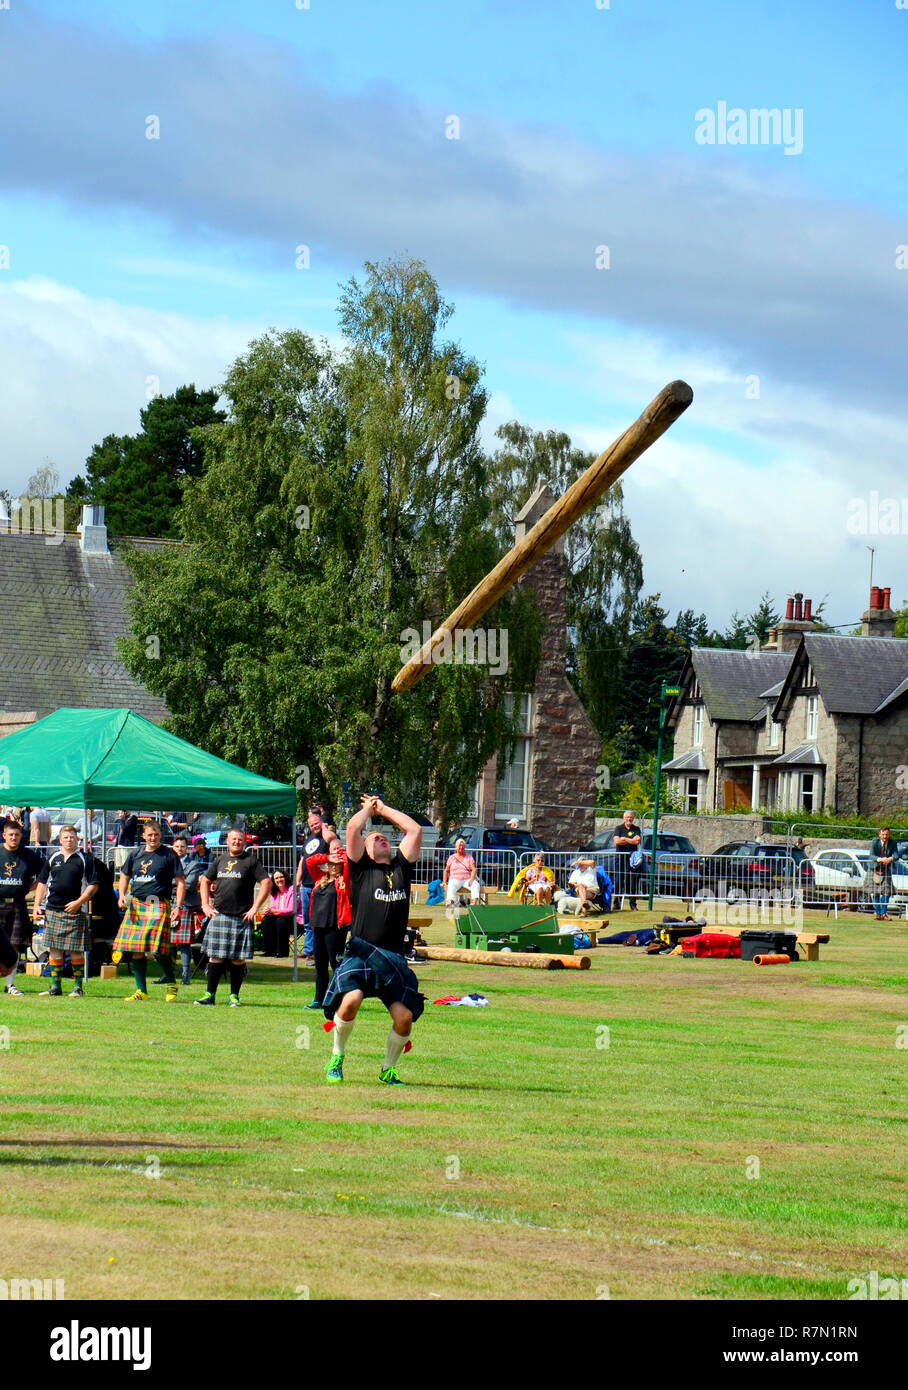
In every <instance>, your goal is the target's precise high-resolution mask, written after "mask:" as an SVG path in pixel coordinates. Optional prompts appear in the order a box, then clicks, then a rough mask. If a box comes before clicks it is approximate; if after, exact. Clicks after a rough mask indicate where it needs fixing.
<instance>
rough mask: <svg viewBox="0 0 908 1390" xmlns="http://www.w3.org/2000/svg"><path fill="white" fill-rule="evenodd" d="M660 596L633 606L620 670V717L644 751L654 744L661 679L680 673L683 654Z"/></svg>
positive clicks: (652, 747) (639, 747)
mask: <svg viewBox="0 0 908 1390" xmlns="http://www.w3.org/2000/svg"><path fill="white" fill-rule="evenodd" d="M660 597H661V595H659V594H650V595H649V596H648V597H647V598H645V599H643V600H642V601H641V602H640V603H638V604H637V606H636V607H635V609H634V612H633V616H632V619H631V630H630V634H629V636H628V642H627V647H626V650H625V652H624V655H623V657H622V661H621V668H620V671H619V680H620V690H621V710H622V716H623V719H624V721H625V722H626V723H628V724H630V726H631V728H632V729H633V731H634V735H635V737H636V740H637V747H638V749H639V750H640V752H641V753H643V754H646V753H650V752H652V751H653V749H655V747H656V741H657V736H658V725H659V695H660V692H661V689H662V682H663V681H664V680H665V681H671V680H673V679H674V678H675V677H676V676H678V675H679V674H680V672H681V667H682V665H683V664H684V658H685V656H686V648H685V646H684V644H683V643H681V642H679V641H678V639H677V637H676V636H675V634H674V632H673V631H671V630H670V629H669V627H668V626H667V623H666V619H667V617H668V614H667V613H666V611H665V609H664V608H662V607H661V605H660V603H659V599H660Z"/></svg>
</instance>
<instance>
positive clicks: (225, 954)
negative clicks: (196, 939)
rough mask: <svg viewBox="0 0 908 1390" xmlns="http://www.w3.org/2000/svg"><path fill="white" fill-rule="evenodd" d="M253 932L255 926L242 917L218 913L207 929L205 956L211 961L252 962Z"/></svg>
mask: <svg viewBox="0 0 908 1390" xmlns="http://www.w3.org/2000/svg"><path fill="white" fill-rule="evenodd" d="M253 932H254V927H253V924H252V923H251V922H244V921H243V919H242V917H228V916H227V914H226V912H216V913H215V914H214V916H213V917H210V918H209V919H208V925H207V927H206V928H205V939H204V943H203V945H204V948H205V954H206V956H207V957H208V959H209V960H252V937H253Z"/></svg>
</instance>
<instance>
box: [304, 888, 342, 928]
mask: <svg viewBox="0 0 908 1390" xmlns="http://www.w3.org/2000/svg"><path fill="white" fill-rule="evenodd" d="M309 925H310V927H313V928H314V929H315V931H336V929H337V889H336V888H335V886H334V883H333V881H332V882H331V883H327V884H326V885H325V887H324V888H313V890H312V897H311V898H310V899H309Z"/></svg>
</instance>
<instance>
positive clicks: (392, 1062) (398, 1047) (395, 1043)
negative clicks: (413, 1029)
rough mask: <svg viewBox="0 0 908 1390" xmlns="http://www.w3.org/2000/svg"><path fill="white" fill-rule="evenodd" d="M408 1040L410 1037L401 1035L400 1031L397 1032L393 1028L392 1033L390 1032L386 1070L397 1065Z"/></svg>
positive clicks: (386, 1050) (387, 1044) (386, 1049)
mask: <svg viewBox="0 0 908 1390" xmlns="http://www.w3.org/2000/svg"><path fill="white" fill-rule="evenodd" d="M408 1042H409V1038H404V1037H401V1035H400V1033H395V1031H394V1029H393V1028H392V1029H391V1031H390V1033H389V1034H388V1041H387V1043H386V1044H385V1070H386V1071H387V1069H388V1067H396V1066H397V1063H398V1061H399V1060H400V1054H401V1053H402V1052H403V1050H404V1048H405V1047H406V1045H407V1043H408Z"/></svg>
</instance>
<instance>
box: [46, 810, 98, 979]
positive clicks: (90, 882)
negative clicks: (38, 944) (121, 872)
mask: <svg viewBox="0 0 908 1390" xmlns="http://www.w3.org/2000/svg"><path fill="white" fill-rule="evenodd" d="M78 843H79V837H78V834H77V833H76V828H75V826H73V825H64V826H63V828H62V830H61V831H60V848H59V850H57V851H56V853H53V854H49V855H48V856H47V858H46V859H45V861H44V863H43V865H42V866H41V872H40V873H39V874H38V882H37V884H36V885H35V916H36V917H37V916H39V914H40V912H41V909H42V906H43V903H44V898H45V896H46V897H47V908H46V911H45V913H44V936H43V945H44V949H45V950H46V951H47V953H48V955H49V957H50V989H46V990H43V991H42V994H44V995H45V996H47V997H48V998H55V997H56V998H58V999H59V997H60V996H61V995H62V993H63V990H62V988H61V985H60V981H61V980H62V978H63V957H64V956H65V955H68V956H69V957H70V960H71V961H72V967H73V988H72V993H71V994H70V998H71V999H81V998H82V982H83V980H84V979H85V952H86V951H87V950H88V948H89V946H90V945H91V921H90V918H89V916H88V913H87V912H83V911H82V909H83V907H84V906H85V904H86V903H87V902H88V900H89V898H93V897H94V895H95V893H97V891H98V866H97V864H96V863H95V860H94V855H93V854H92V853H91V851H90V850H87V849H86V850H84V851H82V850H79V848H78Z"/></svg>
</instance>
